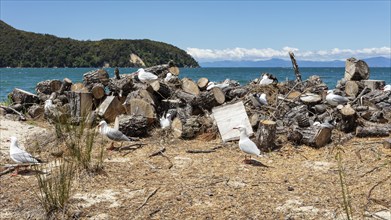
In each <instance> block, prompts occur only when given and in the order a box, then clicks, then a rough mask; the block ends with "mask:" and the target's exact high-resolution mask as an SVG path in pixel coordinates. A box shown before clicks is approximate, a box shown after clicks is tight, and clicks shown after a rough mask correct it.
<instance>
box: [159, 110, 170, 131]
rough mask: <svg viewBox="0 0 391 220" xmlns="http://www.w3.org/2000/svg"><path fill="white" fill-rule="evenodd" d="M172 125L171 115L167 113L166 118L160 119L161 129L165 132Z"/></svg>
mask: <svg viewBox="0 0 391 220" xmlns="http://www.w3.org/2000/svg"><path fill="white" fill-rule="evenodd" d="M170 125H171V114H170V113H167V114H166V116H164V114H163V116H162V117H161V118H160V127H161V128H162V129H163V130H164V129H166V128H169V127H170Z"/></svg>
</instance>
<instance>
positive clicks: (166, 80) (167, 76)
mask: <svg viewBox="0 0 391 220" xmlns="http://www.w3.org/2000/svg"><path fill="white" fill-rule="evenodd" d="M171 79H172V73H170V72H168V73H167V75H166V78H164V82H168V81H170V80H171Z"/></svg>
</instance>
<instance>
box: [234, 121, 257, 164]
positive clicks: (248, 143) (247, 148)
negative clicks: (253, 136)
mask: <svg viewBox="0 0 391 220" xmlns="http://www.w3.org/2000/svg"><path fill="white" fill-rule="evenodd" d="M234 129H238V130H239V131H240V139H239V148H240V150H242V151H243V152H244V153H247V154H254V155H257V156H258V157H260V156H261V151H260V150H259V149H258V147H257V145H256V144H255V143H254V142H253V141H252V140H250V138H249V137H248V135H247V131H246V127H244V126H243V125H239V126H237V127H234ZM250 159H251V155H250ZM244 162H247V156H246V155H245V159H244Z"/></svg>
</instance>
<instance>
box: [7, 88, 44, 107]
mask: <svg viewBox="0 0 391 220" xmlns="http://www.w3.org/2000/svg"><path fill="white" fill-rule="evenodd" d="M11 99H12V101H13V102H14V103H18V104H22V105H23V106H24V107H25V108H28V107H29V106H31V105H33V104H34V103H39V98H38V96H37V95H35V94H33V93H30V92H27V91H24V90H22V89H18V88H15V89H14V90H13V91H12V93H11Z"/></svg>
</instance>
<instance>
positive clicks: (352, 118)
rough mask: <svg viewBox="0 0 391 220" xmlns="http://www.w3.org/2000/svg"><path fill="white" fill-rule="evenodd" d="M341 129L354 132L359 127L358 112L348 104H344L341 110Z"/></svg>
mask: <svg viewBox="0 0 391 220" xmlns="http://www.w3.org/2000/svg"><path fill="white" fill-rule="evenodd" d="M339 113H340V114H339V118H340V119H341V121H340V123H339V130H341V131H343V132H345V133H349V132H353V131H354V130H355V129H356V127H357V114H356V111H355V110H354V109H353V108H352V107H351V106H350V105H349V104H348V105H345V106H343V107H342V108H341V109H340V110H339Z"/></svg>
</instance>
